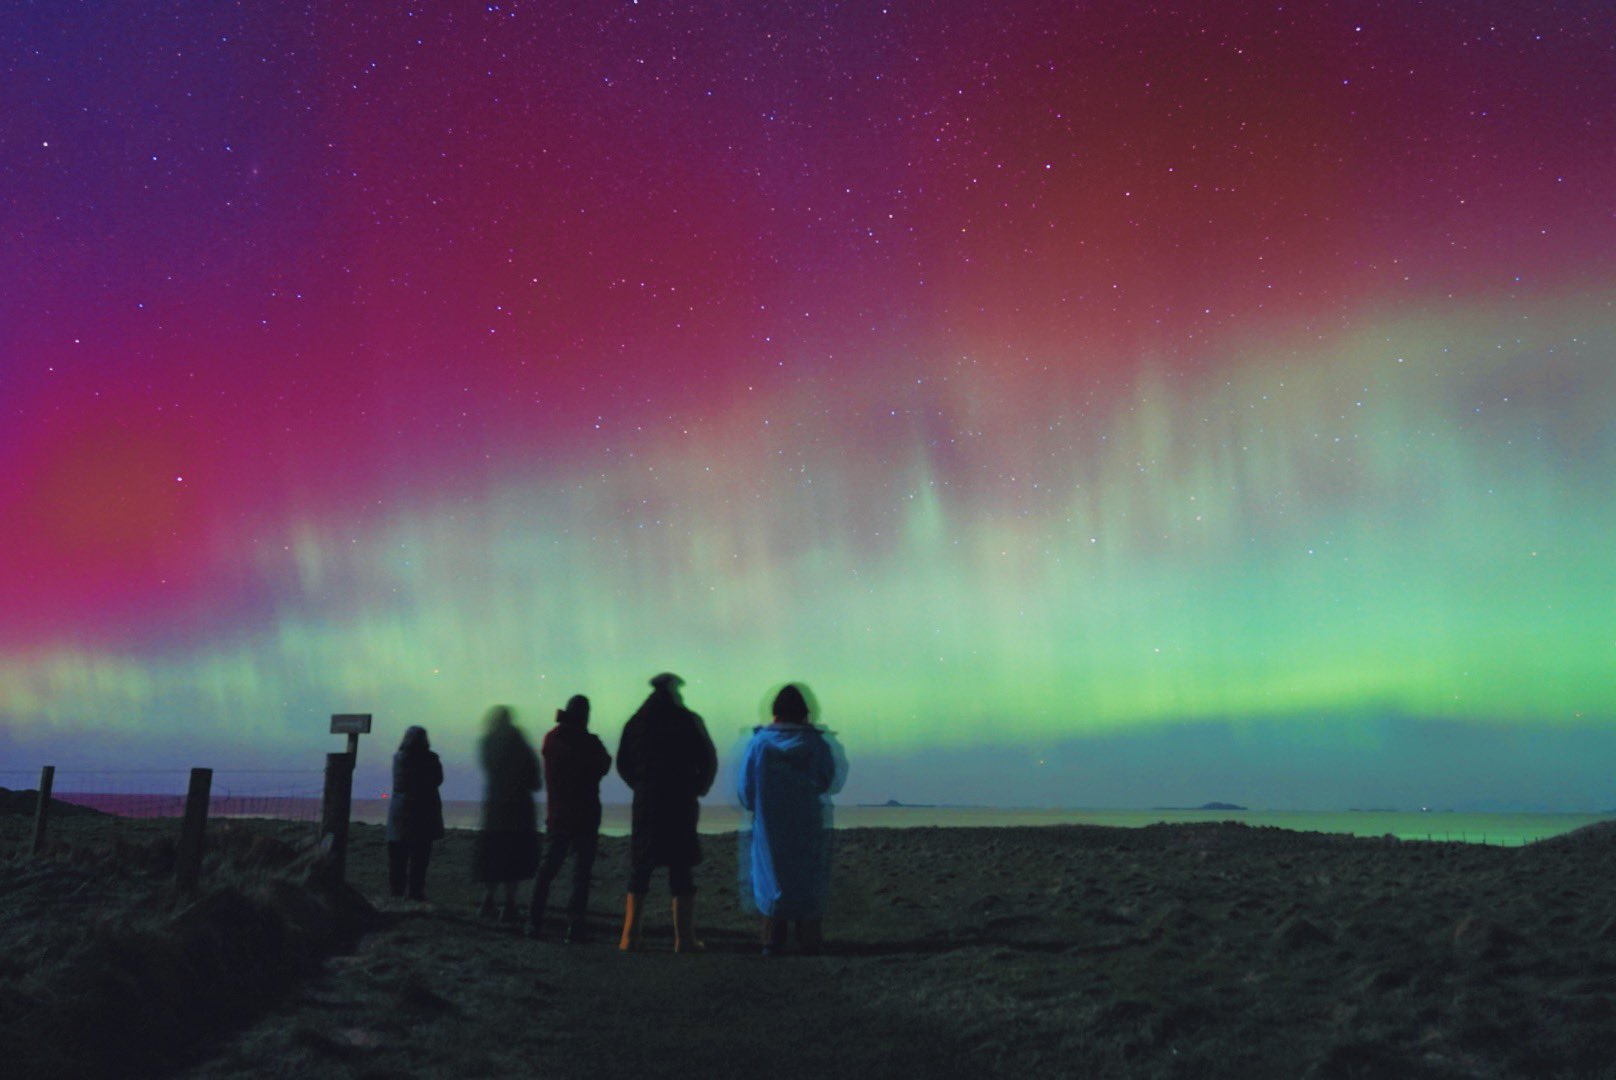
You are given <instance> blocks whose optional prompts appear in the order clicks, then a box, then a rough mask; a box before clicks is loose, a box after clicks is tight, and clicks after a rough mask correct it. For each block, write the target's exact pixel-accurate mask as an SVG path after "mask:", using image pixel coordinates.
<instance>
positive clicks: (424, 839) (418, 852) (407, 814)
mask: <svg viewBox="0 0 1616 1080" xmlns="http://www.w3.org/2000/svg"><path fill="white" fill-rule="evenodd" d="M442 786H443V762H442V761H440V760H438V755H437V754H434V753H433V752H432V746H431V743H429V742H428V741H427V737H426V728H424V727H409V728H405V729H404V738H403V739H401V740H399V744H398V752H397V753H395V754H394V755H393V793H392V795H391V796H389V798H388V800H387V886H388V888H389V890H391V892H392V894H393V895H394V896H406V895H407V896H408V897H409V898H410V899H411V900H425V899H426V867H427V863H429V862H431V861H432V842H433V841H434V840H439V839H442V837H443V800H442V798H441V797H440V796H439V794H438V788H440V787H442Z"/></svg>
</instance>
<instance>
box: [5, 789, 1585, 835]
mask: <svg viewBox="0 0 1616 1080" xmlns="http://www.w3.org/2000/svg"><path fill="white" fill-rule="evenodd" d="M120 779H127V778H120ZM82 786H83V787H90V786H91V785H82ZM19 787H20V785H19ZM79 787H81V785H73V784H70V785H64V786H58V787H57V789H56V790H55V792H54V796H55V798H56V799H58V800H60V801H63V802H72V803H79V804H81V805H84V806H90V807H94V808H95V809H97V810H101V811H103V812H106V813H110V814H115V815H118V816H120V817H136V818H147V817H179V816H180V815H181V814H183V813H184V809H185V796H184V795H183V794H178V793H173V792H162V793H157V792H153V791H151V790H149V789H148V790H147V791H143V792H129V791H118V790H117V789H116V787H115V786H114V785H112V784H108V785H105V786H101V785H94V787H95V788H96V789H95V790H77V788H79ZM479 811H480V805H479V804H478V803H477V802H476V801H475V800H445V802H444V807H443V812H444V822H445V824H446V825H447V826H448V827H449V828H451V829H475V828H476V827H477V819H478V814H479ZM541 812H542V800H541ZM208 815H209V817H210V818H215V819H225V818H274V819H279V820H289V821H305V822H309V823H311V824H315V823H318V821H319V819H320V799H319V795H318V787H317V786H314V785H312V784H306V785H303V786H301V787H299V788H295V789H289V788H285V787H282V788H280V789H278V790H274V789H271V790H262V791H260V792H259V793H255V794H244V793H242V790H241V787H240V786H239V785H238V786H237V787H236V788H234V789H231V790H221V789H220V788H218V787H216V788H214V790H213V793H212V798H211V799H210V801H209V808H208ZM352 818H353V820H354V821H359V822H365V823H369V824H381V823H383V822H385V821H386V820H387V800H386V799H385V798H374V799H355V800H353V805H352ZM1610 820H1616V813H1558V814H1548V813H1475V812H1465V811H1448V810H1434V811H1422V810H1344V811H1336V810H1216V809H1152V810H1107V809H1043V808H1014V807H992V806H909V805H901V806H900V805H893V804H885V805H859V804H848V805H838V806H835V807H833V808H832V821H833V823H834V824H835V826H836V827H837V828H839V829H923V828H933V829H936V828H941V829H948V828H1004V827H1009V826H1029V825H1032V826H1037V825H1110V826H1116V827H1119V828H1139V827H1142V826H1146V825H1155V824H1158V823H1167V824H1174V823H1185V822H1206V821H1236V822H1240V823H1242V824H1245V825H1250V826H1255V827H1262V826H1268V827H1274V828H1281V829H1292V830H1295V831H1298V832H1321V833H1347V834H1349V835H1353V836H1394V837H1396V838H1397V839H1399V840H1430V841H1444V842H1454V841H1457V842H1462V843H1470V844H1504V845H1511V846H1514V845H1520V844H1529V843H1531V842H1532V841H1534V840H1543V839H1546V838H1548V837H1551V836H1558V835H1560V834H1561V833H1567V832H1570V831H1571V830H1573V829H1578V828H1581V827H1582V826H1584V825H1591V824H1593V823H1595V822H1599V821H1610ZM748 821H749V815H748V814H747V812H746V811H744V810H742V809H741V808H740V807H739V806H737V805H735V804H734V803H729V802H708V803H704V804H703V805H702V810H701V831H702V832H705V833H728V832H735V831H738V830H740V829H744V828H746V827H747V825H748ZM601 831H602V832H603V833H605V834H606V835H608V836H627V835H628V831H629V807H628V805H627V804H626V803H608V804H606V806H605V807H604V813H603V816H602V822H601Z"/></svg>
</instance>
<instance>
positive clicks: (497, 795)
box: [475, 705, 542, 922]
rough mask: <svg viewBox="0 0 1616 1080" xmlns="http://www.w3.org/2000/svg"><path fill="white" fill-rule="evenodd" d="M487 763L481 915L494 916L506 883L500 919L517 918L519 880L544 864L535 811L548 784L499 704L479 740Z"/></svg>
mask: <svg viewBox="0 0 1616 1080" xmlns="http://www.w3.org/2000/svg"><path fill="white" fill-rule="evenodd" d="M477 755H478V757H479V758H480V759H481V761H482V766H483V777H484V781H485V786H484V787H483V812H482V831H481V832H479V833H478V834H477V849H476V858H475V863H476V877H477V880H478V881H480V882H482V883H483V885H484V892H483V902H482V907H481V908H480V909H479V910H478V914H480V915H482V916H484V917H485V918H492V917H493V916H494V890H495V888H496V887H497V886H499V885H503V886H504V887H505V907H504V910H503V911H502V912H501V914H500V918H501V919H503V920H504V921H505V922H517V921H519V920H520V919H521V913H520V912H519V911H518V910H517V907H516V883H517V882H519V881H526V880H527V879H528V878H530V877H532V876H533V871H534V870H536V869H537V868H538V865H539V844H540V839H539V829H538V819H537V815H535V814H534V812H533V793H534V792H535V791H537V790H538V789H539V784H540V783H541V782H542V781H541V780H540V778H539V759H538V758H537V757H536V756H534V753H533V747H532V745H530V744H529V743H528V741H527V736H526V735H525V734H523V732H522V729H521V728H519V727H517V726H516V723H515V721H514V719H513V718H512V716H511V710H510V708H509V707H508V706H505V705H495V706H494V707H493V708H492V709H490V710H488V719H487V732H486V734H484V735H483V737H482V741H481V742H480V743H479V744H478V747H477Z"/></svg>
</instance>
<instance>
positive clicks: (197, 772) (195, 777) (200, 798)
mask: <svg viewBox="0 0 1616 1080" xmlns="http://www.w3.org/2000/svg"><path fill="white" fill-rule="evenodd" d="M212 793H213V770H212V769H192V770H191V787H190V789H189V790H188V791H186V793H185V817H184V818H182V819H181V820H180V850H179V858H178V859H177V860H176V867H175V876H176V879H177V880H178V882H179V886H180V889H181V891H183V892H195V891H196V886H197V882H198V881H199V880H200V879H201V876H202V846H203V845H202V839H203V834H204V833H205V832H206V830H207V825H208V797H209V796H210V795H211V794H212Z"/></svg>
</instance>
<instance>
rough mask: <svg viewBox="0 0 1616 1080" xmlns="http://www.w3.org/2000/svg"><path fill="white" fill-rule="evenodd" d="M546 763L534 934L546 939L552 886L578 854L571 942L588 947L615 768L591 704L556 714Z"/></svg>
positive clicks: (543, 752) (570, 907)
mask: <svg viewBox="0 0 1616 1080" xmlns="http://www.w3.org/2000/svg"><path fill="white" fill-rule="evenodd" d="M539 756H540V757H541V758H542V759H543V760H544V783H545V788H546V789H547V790H548V791H549V798H548V801H547V802H546V803H545V814H544V826H545V833H546V834H547V835H546V840H547V844H546V846H545V850H544V859H543V861H541V862H540V863H539V880H538V882H537V883H535V884H534V886H533V906H532V908H531V909H530V910H529V912H528V933H529V934H531V935H532V936H534V937H543V936H544V908H545V905H546V904H548V903H549V900H550V883H551V882H553V881H554V880H555V879H556V875H557V874H559V873H560V872H561V864H562V863H563V862H564V861H566V858H567V853H568V852H569V851H570V852H571V853H572V896H571V897H570V898H569V899H568V900H567V937H566V940H567V941H586V940H588V938H589V925H588V923H586V922H585V919H586V917H587V916H588V913H589V877H590V874H591V873H592V872H593V871H594V867H595V844H596V841H597V840H598V838H599V835H600V778H601V777H603V776H605V775H606V773H607V771H608V770H610V769H611V767H612V756H611V755H610V754H608V753H607V752H606V746H605V744H604V743H602V742H601V741H600V739H599V738H598V737H596V736H595V735H592V734H590V732H589V699H588V698H586V697H584V696H583V695H582V694H575V695H573V697H572V699H571V700H569V701H568V702H567V707H566V708H565V709H557V710H556V726H555V727H553V728H551V729H550V733H549V734H548V735H546V736H545V737H544V746H543V748H542V749H540V751H539Z"/></svg>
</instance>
